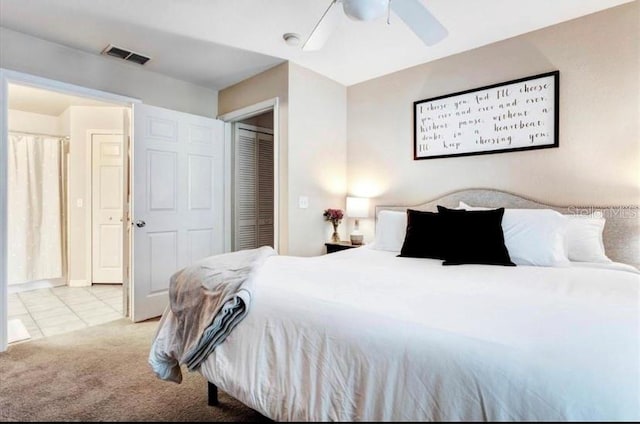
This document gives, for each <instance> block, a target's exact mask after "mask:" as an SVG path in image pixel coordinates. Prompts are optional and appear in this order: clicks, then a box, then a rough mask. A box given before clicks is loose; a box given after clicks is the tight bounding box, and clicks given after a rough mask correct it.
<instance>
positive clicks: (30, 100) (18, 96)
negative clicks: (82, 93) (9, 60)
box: [8, 84, 115, 116]
mask: <svg viewBox="0 0 640 424" xmlns="http://www.w3.org/2000/svg"><path fill="white" fill-rule="evenodd" d="M8 103H9V109H15V110H21V111H23V112H33V113H41V114H44V115H51V116H59V115H60V114H61V113H62V112H64V111H65V110H66V109H67V108H68V107H69V106H115V105H113V104H110V103H105V102H101V101H98V100H92V99H88V98H85V97H77V96H70V95H68V94H62V93H57V92H55V91H47V90H41V89H39V88H33V87H28V86H26V85H16V84H10V85H9V100H8Z"/></svg>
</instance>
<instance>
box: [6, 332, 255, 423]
mask: <svg viewBox="0 0 640 424" xmlns="http://www.w3.org/2000/svg"><path fill="white" fill-rule="evenodd" d="M156 327H157V321H150V322H144V323H140V324H132V323H131V322H130V321H128V320H125V319H122V320H118V321H114V322H110V323H108V324H103V325H99V326H96V327H92V328H87V329H83V330H79V331H75V332H73V333H67V334H62V335H59V336H53V337H48V338H44V339H40V340H36V341H30V342H26V343H20V344H16V345H13V346H9V349H8V351H7V352H4V353H0V421H236V422H248V421H268V420H267V419H266V418H264V417H263V416H261V415H260V414H258V413H257V412H255V411H253V410H251V409H249V408H247V407H246V406H244V405H243V404H241V403H240V402H238V401H237V400H235V399H232V398H231V397H229V396H227V395H226V394H225V393H222V392H220V405H219V406H217V407H210V406H207V383H206V380H205V379H204V378H203V377H202V376H201V375H200V374H198V373H189V372H186V370H184V371H183V374H184V380H183V382H182V384H179V385H178V384H175V383H169V382H166V381H161V380H158V379H157V378H156V377H155V375H154V374H153V372H152V371H151V369H150V368H149V366H148V365H147V355H148V353H149V347H150V346H151V339H152V337H153V334H154V332H155V330H156Z"/></svg>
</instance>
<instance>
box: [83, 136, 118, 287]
mask: <svg viewBox="0 0 640 424" xmlns="http://www.w3.org/2000/svg"><path fill="white" fill-rule="evenodd" d="M122 141H123V139H122V134H92V135H91V149H92V150H91V156H92V167H91V169H92V175H91V177H92V178H91V186H92V190H91V192H92V193H91V214H92V219H91V221H92V243H91V246H92V260H91V269H92V271H91V274H92V275H91V278H92V280H91V281H92V282H93V283H110V284H114V283H115V284H122V259H123V255H122V220H123V216H122V212H123V211H122V199H123V193H122V189H123V188H124V182H123V181H122V170H123V164H124V162H123V160H124V149H123V147H124V146H123V142H122Z"/></svg>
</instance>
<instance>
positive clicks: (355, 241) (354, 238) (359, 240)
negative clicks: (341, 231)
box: [349, 234, 363, 246]
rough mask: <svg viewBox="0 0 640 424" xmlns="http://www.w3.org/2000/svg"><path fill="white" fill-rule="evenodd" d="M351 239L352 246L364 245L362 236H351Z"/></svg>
mask: <svg viewBox="0 0 640 424" xmlns="http://www.w3.org/2000/svg"><path fill="white" fill-rule="evenodd" d="M349 239H350V240H351V244H352V245H354V246H360V245H362V239H363V236H362V234H350V235H349Z"/></svg>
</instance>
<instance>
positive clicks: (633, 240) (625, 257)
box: [376, 189, 640, 268]
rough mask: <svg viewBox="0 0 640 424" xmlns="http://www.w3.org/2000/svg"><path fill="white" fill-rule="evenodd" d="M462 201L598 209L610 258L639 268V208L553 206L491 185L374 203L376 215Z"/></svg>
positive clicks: (579, 211)
mask: <svg viewBox="0 0 640 424" xmlns="http://www.w3.org/2000/svg"><path fill="white" fill-rule="evenodd" d="M460 201H463V202H465V203H467V204H469V205H471V206H487V207H496V208H499V207H504V208H514V209H543V208H544V209H553V210H556V211H558V212H560V213H562V214H566V215H586V214H590V213H593V212H596V211H600V212H601V213H602V216H603V217H604V218H606V224H605V226H604V235H603V239H604V247H605V252H606V254H607V256H608V257H609V258H611V259H612V260H613V261H615V262H622V263H625V264H629V265H633V266H635V267H636V268H640V210H639V208H638V206H637V205H629V206H580V205H575V206H554V205H547V204H544V203H539V202H536V201H534V200H530V199H526V198H524V197H522V196H518V195H516V194H512V193H507V192H504V191H498V190H491V189H469V190H460V191H456V192H453V193H449V194H445V195H444V196H442V197H439V198H437V199H433V200H430V201H428V202H426V203H422V204H420V205H406V206H376V217H377V216H378V212H380V211H381V210H400V211H402V210H406V209H409V208H410V209H417V210H423V211H436V210H437V207H436V206H437V205H442V206H445V207H448V208H454V207H457V206H458V204H459V202H460Z"/></svg>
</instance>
